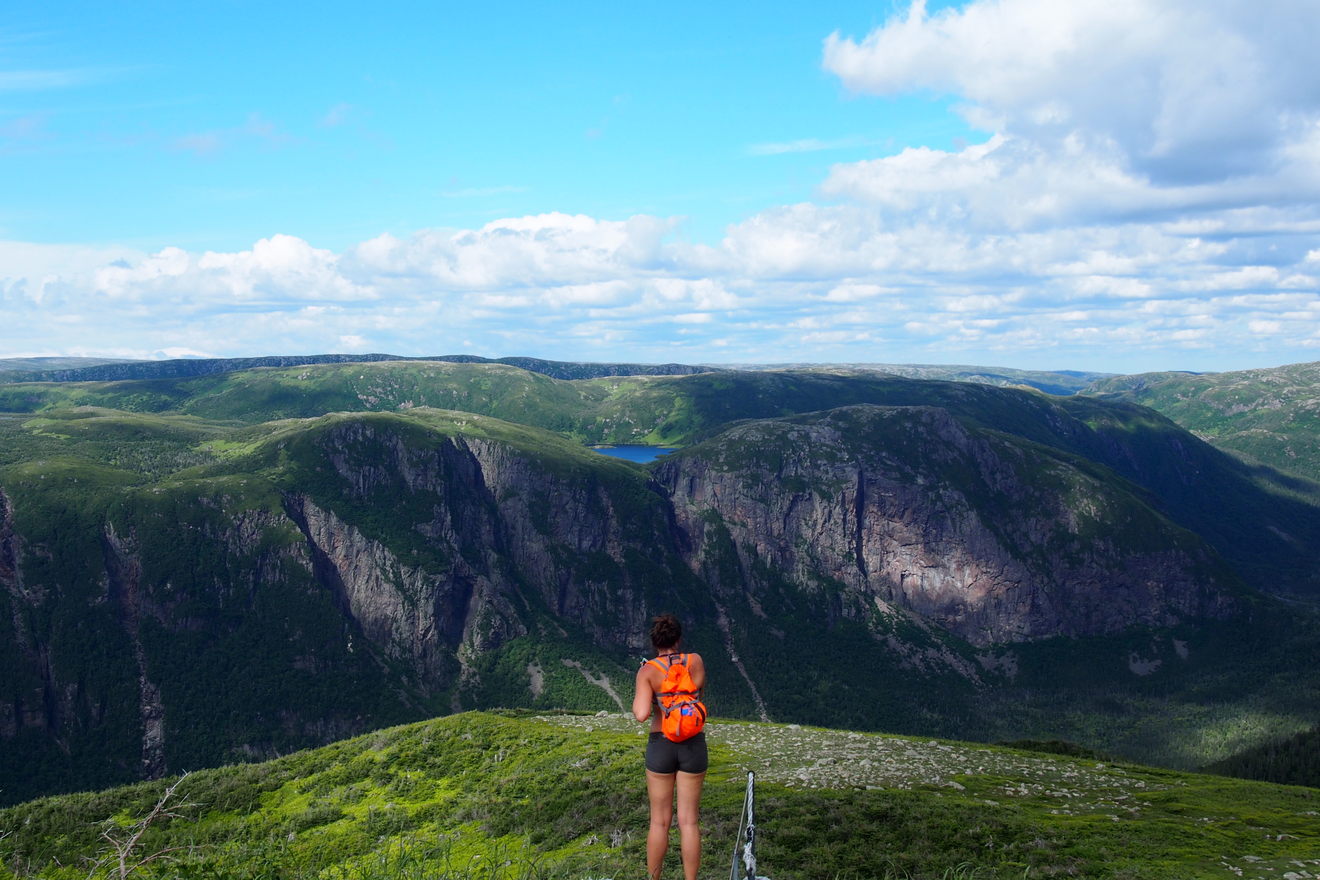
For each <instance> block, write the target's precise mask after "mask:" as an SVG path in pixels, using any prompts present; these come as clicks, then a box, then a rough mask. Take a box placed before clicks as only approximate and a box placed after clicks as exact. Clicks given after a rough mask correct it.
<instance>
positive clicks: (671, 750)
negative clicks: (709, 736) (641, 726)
mask: <svg viewBox="0 0 1320 880" xmlns="http://www.w3.org/2000/svg"><path fill="white" fill-rule="evenodd" d="M709 765H710V758H709V757H708V756H707V755H706V731H704V730H703V731H702V732H701V733H699V734H697V735H696V736H694V737H691V738H690V739H685V740H683V741H682V742H681V743H676V742H670V741H669V740H667V739H665V735H664V734H663V733H652V734H651V738H650V739H649V740H647V741H646V769H647V770H650V771H651V772H652V773H662V774H664V775H666V776H668V775H669V774H671V773H678V772H680V771H681V772H683V773H705V772H706V767H708V766H709Z"/></svg>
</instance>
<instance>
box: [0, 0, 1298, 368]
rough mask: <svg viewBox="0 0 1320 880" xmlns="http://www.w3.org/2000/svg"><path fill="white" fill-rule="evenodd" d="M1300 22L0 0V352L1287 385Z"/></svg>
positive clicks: (1093, 6)
mask: <svg viewBox="0 0 1320 880" xmlns="http://www.w3.org/2000/svg"><path fill="white" fill-rule="evenodd" d="M624 6H626V5H624ZM808 7H809V8H808ZM1317 37H1320V13H1317V8H1316V5H1315V4H1314V3H1310V2H1300V0H1297V2H1289V0H1264V2H1256V3H1252V4H1249V5H1248V4H1243V3H1238V2H1228V0H1206V2H1196V3H1193V2H1190V0H1159V2H1157V0H1122V2H1110V0H1103V2H1102V0H1077V2H1075V3H1072V4H1065V5H1060V4H1057V3H1052V2H1045V0H996V2H989V0H973V2H968V3H965V4H962V5H960V6H950V5H945V4H934V3H929V4H919V5H916V6H909V5H908V4H906V3H900V4H846V5H845V4H834V5H828V6H822V5H808V4H791V5H790V4H783V5H779V6H775V5H767V4H763V3H762V4H755V5H753V4H746V5H740V6H734V5H723V6H721V7H720V8H719V9H711V8H710V5H709V4H691V5H686V6H685V5H678V4H666V5H663V6H653V7H648V8H646V9H632V8H622V7H621V5H620V4H599V5H585V4H583V5H574V6H570V5H563V4H553V5H552V4H537V5H514V4H510V5H504V6H490V5H484V4H463V5H458V4H453V5H448V6H446V5H434V4H427V5H421V4H418V5H416V6H414V7H402V6H399V7H391V8H389V9H376V8H368V7H364V6H361V5H349V4H317V5H310V4H306V5H291V4H273V3H263V4H247V3H226V4H209V5H200V4H165V3H158V4H116V5H114V6H112V7H111V6H104V5H92V4H80V5H72V4H28V5H26V6H23V7H20V8H16V9H14V10H11V11H9V12H8V13H7V15H6V18H5V21H4V23H3V25H2V26H0V321H3V322H4V324H5V325H6V326H7V327H8V328H9V332H8V333H7V334H6V336H5V337H4V338H0V356H17V355H34V354H56V353H60V354H100V355H116V356H124V357H152V356H165V355H180V354H205V355H252V354H265V353H277V352H279V353H295V352H296V353H303V352H321V351H361V350H373V351H390V352H396V353H401V354H427V353H431V354H441V353H456V352H460V351H469V352H473V353H480V354H485V355H492V356H499V355H510V354H524V355H536V356H542V357H551V358H565V359H602V360H603V359H609V360H640V361H656V360H683V361H690V362H695V361H704V362H739V361H756V362H780V361H832V362H842V361H851V362H866V361H870V362H927V363H931V362H933V363H939V362H962V363H968V362H979V363H994V364H1001V365H1006V366H1022V367H1053V368H1077V369H1100V370H1109V371H1114V372H1128V371H1137V370H1143V369H1161V368H1185V369H1232V368H1238V367H1245V366H1257V365H1268V364H1273V363H1282V362H1287V361H1296V360H1314V359H1316V355H1315V354H1314V349H1315V346H1317V345H1320V299H1318V297H1317V294H1318V292H1320V210H1318V209H1317V205H1318V204H1320V74H1317V73H1316V71H1315V67H1316V66H1315V65H1314V64H1313V63H1312V62H1311V61H1310V60H1309V57H1310V53H1311V52H1312V51H1313V46H1314V43H1315V40H1316V38H1317Z"/></svg>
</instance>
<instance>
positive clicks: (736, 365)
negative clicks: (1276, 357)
mask: <svg viewBox="0 0 1320 880" xmlns="http://www.w3.org/2000/svg"><path fill="white" fill-rule="evenodd" d="M314 357H342V358H345V359H346V360H345V361H343V362H344V363H355V362H357V361H355V360H353V359H355V358H389V359H394V360H399V361H429V360H434V359H438V358H452V357H472V358H481V359H483V360H486V361H492V362H494V361H499V360H502V359H504V360H509V359H520V358H526V359H528V360H539V361H545V362H547V363H557V364H582V365H597V364H628V365H633V366H645V367H657V366H664V365H666V364H674V365H676V366H686V367H719V368H723V369H730V370H737V369H766V368H782V369H793V368H797V367H806V368H810V367H911V368H932V369H979V370H1006V371H1011V372H1022V373H1054V374H1058V375H1074V376H1105V377H1117V376H1129V375H1139V373H1124V372H1119V371H1113V370H1078V369H1074V368H1072V367H1061V368H1048V367H1015V366H1011V365H1008V364H995V363H981V364H973V363H964V362H953V361H950V362H947V363H941V362H936V361H922V362H918V361H823V360H822V361H675V360H670V361H643V360H615V359H605V360H564V359H561V358H548V357H541V356H539V355H527V354H514V355H478V354H474V353H472V352H453V353H449V354H430V355H404V354H397V353H394V352H384V351H373V352H338V351H319V352H298V353H290V352H280V353H272V352H267V353H265V354H243V355H232V356H209V355H184V356H178V357H167V356H163V355H162V356H158V357H155V356H153V357H142V358H110V357H98V356H95V355H61V354H41V355H5V356H0V372H3V371H4V370H3V368H4V365H5V364H6V363H9V362H14V361H28V362H38V361H65V362H69V361H88V362H95V363H89V364H88V366H94V365H100V364H132V363H163V362H168V361H239V360H256V359H262V358H314ZM384 362H388V361H384ZM1307 363H1315V361H1292V362H1287V363H1280V364H1270V365H1265V366H1254V367H1241V368H1236V369H1231V370H1190V369H1177V368H1170V369H1160V370H1142V371H1140V373H1186V374H1188V375H1209V374H1215V373H1238V372H1246V371H1250V370H1270V369H1281V368H1283V367H1290V366H1300V365H1303V364H1307ZM65 369H79V367H66V368H65Z"/></svg>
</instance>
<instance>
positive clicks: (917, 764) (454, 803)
mask: <svg viewBox="0 0 1320 880" xmlns="http://www.w3.org/2000/svg"><path fill="white" fill-rule="evenodd" d="M708 736H709V738H710V740H711V742H712V750H711V751H712V763H711V769H710V771H709V773H708V776H707V783H706V787H705V792H704V796H703V804H702V809H703V815H702V822H703V829H704V833H705V849H704V851H705V863H704V866H703V871H702V876H704V877H719V876H723V875H724V874H726V873H727V871H728V864H729V862H728V859H729V856H730V854H731V851H732V844H733V840H732V838H733V834H734V832H735V831H736V828H737V822H738V816H739V809H740V806H741V798H742V791H743V788H744V781H745V773H746V771H747V770H748V769H752V770H755V771H756V772H757V773H758V778H759V779H760V782H759V784H758V816H757V818H758V823H757V827H758V831H759V834H758V838H759V841H760V842H759V846H758V859H759V869H760V870H761V871H763V872H765V873H766V874H767V875H768V876H771V877H774V878H776V880H779V878H782V880H797V878H803V880H806V878H838V877H856V878H873V877H874V878H883V877H895V878H898V877H910V878H945V877H973V876H976V877H1004V878H1008V877H1012V878H1018V877H1024V876H1051V875H1056V874H1062V875H1065V876H1077V877H1143V878H1161V877H1171V878H1173V877H1176V878H1189V877H1230V876H1243V877H1266V876H1275V877H1277V876H1281V875H1282V873H1283V872H1284V871H1285V870H1294V871H1295V870H1298V868H1299V866H1303V867H1301V869H1302V870H1306V869H1308V868H1309V869H1311V870H1312V872H1313V873H1314V866H1315V865H1316V864H1320V833H1318V831H1317V823H1316V822H1315V819H1314V816H1315V815H1316V812H1317V807H1320V792H1315V791H1312V790H1310V789H1302V788H1288V787H1282V786H1272V785H1268V784H1264V783H1252V782H1243V781H1239V780H1229V779H1223V778H1219V777H1207V776H1197V775H1191V774H1179V773H1173V772H1169V771H1161V770H1154V769H1151V768H1146V767H1140V766H1136V765H1129V764H1112V763H1102V762H1096V761H1094V760H1093V759H1090V758H1071V757H1065V756H1059V755H1042V754H1039V753H1032V752H1024V751H1016V750H1011V749H1004V748H995V747H989V746H973V745H969V744H965V743H958V742H947V743H934V742H928V741H924V740H907V739H903V738H897V737H885V736H876V735H861V734H848V733H846V732H840V731H829V730H820V729H800V728H785V727H782V726H773V725H759V724H729V723H721V722H719V721H715V722H713V723H712V724H711V726H710V729H709V733H708ZM644 742H645V740H644V738H643V736H642V735H641V732H640V730H639V729H638V726H637V725H636V724H635V723H633V722H631V721H625V720H623V719H621V718H620V717H619V716H618V715H614V716H610V717H596V716H522V717H510V716H508V715H504V716H501V715H491V714H479V713H478V714H472V713H469V714H465V715H459V716H453V717H450V718H446V719H442V720H438V721H428V722H422V723H419V724H415V725H411V726H408V727H402V728H394V729H390V730H384V731H380V732H378V733H373V734H368V735H366V736H362V737H358V738H356V739H353V740H349V741H345V742H341V743H337V744H335V745H332V746H328V747H325V748H321V749H317V750H314V751H310V752H302V753H298V754H296V755H291V756H289V757H286V758H282V759H279V760H276V761H272V762H269V763H265V764H256V765H245V766H239V767H228V768H221V769H217V770H208V771H201V772H198V773H196V774H193V775H192V776H190V777H189V778H188V779H186V780H185V781H184V783H183V785H182V786H180V788H179V794H180V801H181V803H183V804H192V805H193V806H183V807H181V808H180V810H179V811H178V812H179V814H180V815H179V818H174V819H170V820H168V821H164V822H161V823H160V824H159V826H158V827H153V828H150V829H149V830H148V831H147V833H146V834H145V835H144V837H143V839H142V849H141V852H142V853H143V854H150V853H154V852H159V851H162V850H166V849H171V848H176V847H178V848H179V849H175V850H174V853H173V855H174V858H175V860H174V861H172V862H162V863H158V864H157V865H156V866H155V867H153V868H151V869H149V870H146V871H144V872H143V874H142V875H143V876H156V877H167V876H168V877H214V878H230V877H234V878H239V877H243V878H250V877H296V878H311V877H320V878H338V877H353V878H376V877H380V878H385V877H389V878H407V877H423V876H425V877H435V876H442V877H462V878H474V880H503V878H511V880H512V878H519V880H522V878H526V880H531V878H559V877H563V878H570V877H571V878H581V877H592V878H596V877H611V878H619V880H622V878H630V877H632V878H637V880H641V878H642V877H643V876H644V871H643V863H644V859H645V855H644V843H645V833H646V826H647V817H648V812H647V806H646V800H645V788H644V782H643V778H642V773H641V759H642V752H643V750H644ZM165 785H166V781H165V780H162V781H160V782H155V783H141V784H138V785H135V786H130V787H126V788H120V789H112V790H109V791H105V792H101V793H96V794H79V795H64V796H60V797H54V798H46V799H43V800H39V801H34V802H31V803H27V804H21V805H18V806H15V807H12V808H10V809H7V810H4V811H0V829H3V831H5V832H8V836H6V837H5V839H4V840H3V842H0V862H2V863H3V867H0V876H5V877H46V878H66V877H67V878H73V877H85V876H87V874H88V869H87V866H88V864H89V861H90V860H95V859H97V858H99V857H101V856H102V855H103V854H104V851H105V842H104V840H101V839H99V834H100V831H101V829H102V828H103V827H106V826H107V824H108V826H109V827H110V828H112V829H113V828H126V827H128V826H130V825H132V823H133V822H134V821H136V820H138V819H140V818H141V817H142V816H144V815H145V814H146V813H147V812H148V811H149V810H150V809H151V806H152V805H153V804H154V803H155V802H156V800H157V799H158V797H159V796H160V794H161V792H162V791H163V789H164V787H165ZM675 837H676V835H675ZM674 850H675V848H671V853H670V858H669V862H668V867H667V870H666V873H667V876H671V877H672V876H674V875H675V873H676V872H677V871H678V864H677V861H678V860H677V857H676V854H675V851H674ZM1234 868H1236V869H1240V870H1241V873H1237V874H1235V872H1233V870H1232V869H1234ZM93 876H107V875H106V873H105V872H104V871H101V872H93Z"/></svg>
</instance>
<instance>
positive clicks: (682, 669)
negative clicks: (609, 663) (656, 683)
mask: <svg viewBox="0 0 1320 880" xmlns="http://www.w3.org/2000/svg"><path fill="white" fill-rule="evenodd" d="M646 662H647V663H649V664H651V665H652V666H654V667H655V668H656V669H659V670H660V671H661V672H663V673H664V674H665V680H664V682H663V683H662V684H661V685H660V692H659V693H657V694H656V695H655V702H656V705H658V706H659V707H660V718H661V720H660V729H661V730H662V731H663V732H664V735H665V739H667V740H669V741H670V742H683V740H686V739H691V738H692V737H694V736H696V735H697V734H699V733H701V728H703V727H705V726H706V707H705V706H703V705H702V704H701V699H700V697H701V692H700V691H699V690H697V686H696V685H695V684H694V683H693V682H692V674H691V673H690V672H689V671H688V655H687V654H668V655H666V656H664V657H657V658H655V659H654V660H647V661H646Z"/></svg>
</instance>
